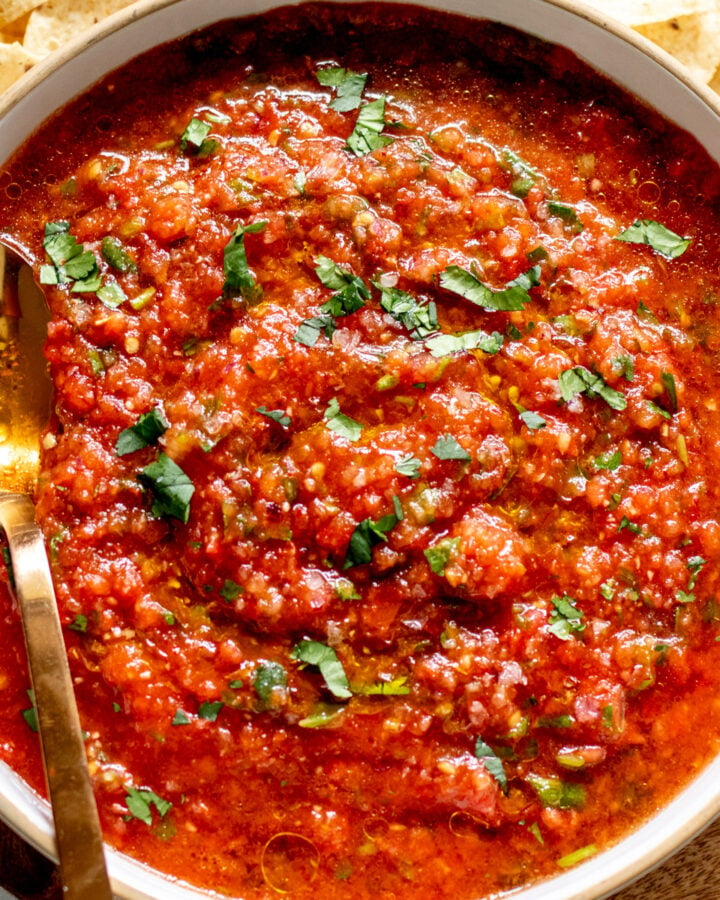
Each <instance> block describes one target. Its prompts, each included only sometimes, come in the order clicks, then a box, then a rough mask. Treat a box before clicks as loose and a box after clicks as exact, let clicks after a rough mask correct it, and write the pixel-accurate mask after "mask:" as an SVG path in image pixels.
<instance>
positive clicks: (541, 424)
mask: <svg viewBox="0 0 720 900" xmlns="http://www.w3.org/2000/svg"><path fill="white" fill-rule="evenodd" d="M520 421H521V422H522V423H523V425H525V426H526V427H527V428H529V429H530V430H531V431H538V430H539V429H540V428H545V427H546V425H547V422H546V421H545V419H543V417H542V416H539V415H538V414H537V413H534V412H532V411H531V410H529V409H524V410H523V411H522V412H521V413H520Z"/></svg>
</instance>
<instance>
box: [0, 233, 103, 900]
mask: <svg viewBox="0 0 720 900" xmlns="http://www.w3.org/2000/svg"><path fill="white" fill-rule="evenodd" d="M20 268H21V266H20V261H19V260H18V259H17V257H16V256H15V254H14V253H12V252H10V251H9V250H8V249H7V248H5V247H4V246H2V245H0V285H1V286H2V287H3V293H2V295H0V528H1V529H2V530H3V531H4V532H5V536H6V538H7V543H8V547H9V550H10V559H11V562H12V572H13V581H14V586H15V595H16V598H17V602H18V607H19V609H20V616H21V619H22V624H23V631H24V634H25V645H26V648H27V657H28V665H29V669H30V680H31V682H32V687H33V693H34V700H35V708H36V711H37V722H38V730H39V733H40V744H41V746H42V753H43V762H44V766H45V777H46V781H47V787H48V795H49V797H50V804H51V807H52V812H53V820H54V822H55V839H56V845H57V853H58V858H59V861H60V877H61V880H62V884H63V897H64V898H65V900H111V898H112V891H111V889H110V882H109V879H108V874H107V869H106V866H105V855H104V851H103V843H102V833H101V830H100V820H99V818H98V812H97V807H96V805H95V797H94V795H93V791H92V786H91V783H90V776H89V773H88V768H87V759H86V756H85V747H84V741H83V735H82V729H81V727H80V719H79V717H78V711H77V706H76V704H75V695H74V693H73V686H72V680H71V677H70V669H69V667H68V661H67V655H66V651H65V643H64V641H63V636H62V630H61V626H60V618H59V616H58V610H57V604H56V601H55V592H54V590H53V585H52V579H51V575H50V567H49V564H48V558H47V553H46V550H45V543H44V540H43V536H42V534H41V532H40V529H39V528H38V527H37V525H36V524H35V508H34V505H33V503H32V501H31V500H30V495H31V494H32V491H33V489H34V485H35V481H36V479H37V474H38V468H39V461H40V458H39V449H40V434H41V431H42V428H43V426H44V425H45V423H46V422H47V418H48V411H49V404H50V397H51V389H50V383H49V379H48V375H47V369H46V365H45V361H44V358H43V355H42V347H43V343H44V340H45V334H46V322H47V315H46V308H45V304H44V299H43V297H42V294H41V293H40V292H39V290H38V289H37V287H36V286H35V285H34V283H33V282H32V278H31V277H30V275H29V269H28V268H27V267H25V266H23V267H22V271H20Z"/></svg>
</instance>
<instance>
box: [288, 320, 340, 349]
mask: <svg viewBox="0 0 720 900" xmlns="http://www.w3.org/2000/svg"><path fill="white" fill-rule="evenodd" d="M334 331H335V319H334V318H333V317H332V316H314V317H313V318H312V319H304V320H303V321H302V322H301V323H300V325H299V326H298V330H297V331H296V332H295V334H294V335H293V340H295V341H297V342H298V344H304V345H305V346H306V347H314V346H315V344H316V343H317V340H318V338H319V337H320V333H321V332H322V333H324V334H325V337H332V335H333V332H334Z"/></svg>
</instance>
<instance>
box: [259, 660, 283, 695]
mask: <svg viewBox="0 0 720 900" xmlns="http://www.w3.org/2000/svg"><path fill="white" fill-rule="evenodd" d="M253 687H254V688H255V693H256V694H257V695H258V697H259V698H260V700H261V701H262V702H263V703H268V704H269V703H270V702H271V701H272V697H273V692H274V691H275V689H276V688H285V687H287V673H286V672H285V669H284V668H283V667H282V666H281V665H280V663H276V662H261V663H260V665H259V666H258V667H257V669H256V670H255V678H254V680H253Z"/></svg>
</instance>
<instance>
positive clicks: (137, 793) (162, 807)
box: [125, 787, 172, 825]
mask: <svg viewBox="0 0 720 900" xmlns="http://www.w3.org/2000/svg"><path fill="white" fill-rule="evenodd" d="M125 790H126V792H127V796H126V797H125V805H126V806H127V808H128V811H129V813H130V816H131V817H132V818H133V819H140V821H141V822H144V823H145V824H146V825H152V807H153V806H154V807H155V809H156V810H157V811H158V813H159V814H160V817H161V818H165V816H166V815H167V814H168V811H169V810H170V808H171V806H172V803H169V802H168V801H167V800H163V799H162V797H158V795H157V794H156V793H154V792H153V791H151V790H149V789H148V788H139V789H138V788H134V787H126V788H125Z"/></svg>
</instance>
